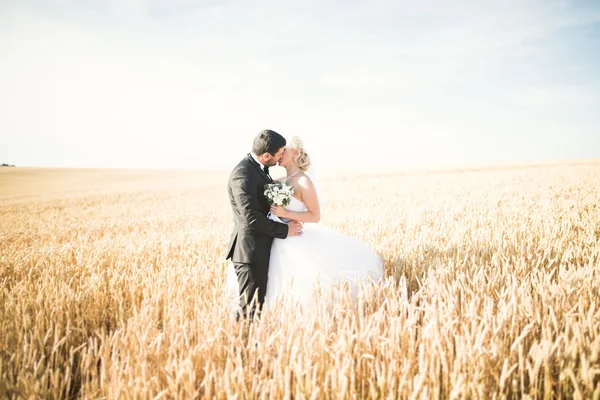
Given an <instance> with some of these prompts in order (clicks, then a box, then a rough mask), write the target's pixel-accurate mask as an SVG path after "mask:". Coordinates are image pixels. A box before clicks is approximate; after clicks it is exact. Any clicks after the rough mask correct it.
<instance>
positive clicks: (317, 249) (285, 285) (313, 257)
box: [227, 197, 383, 311]
mask: <svg viewBox="0 0 600 400" xmlns="http://www.w3.org/2000/svg"><path fill="white" fill-rule="evenodd" d="M286 209H287V210H290V211H296V212H303V211H306V206H305V205H304V203H303V202H302V201H300V200H298V199H296V198H295V197H292V200H291V201H290V204H289V205H288V206H286ZM273 218H277V217H273ZM382 277H383V259H382V258H381V257H380V256H379V255H378V254H377V253H376V252H375V251H373V250H372V249H371V248H370V247H368V246H367V245H366V243H364V242H362V241H361V240H358V239H356V238H353V237H350V236H345V235H343V234H341V233H339V232H337V231H335V230H333V229H331V228H328V227H325V226H323V225H321V224H314V223H305V224H304V228H303V233H302V235H301V236H291V237H288V238H286V239H274V240H273V245H272V247H271V258H270V263H269V276H268V281H267V292H266V297H265V309H268V308H272V307H274V306H275V305H276V304H277V302H278V301H286V302H288V303H289V302H291V304H293V305H296V306H298V305H300V307H301V308H302V309H303V310H305V311H310V310H313V309H314V307H315V298H314V293H315V290H319V291H325V293H326V291H327V290H329V289H331V288H332V287H333V286H334V285H336V284H338V283H340V282H347V283H348V284H349V285H350V290H351V295H352V296H353V297H354V296H356V294H357V292H358V284H359V282H366V281H378V280H380V279H381V278H382ZM227 294H228V297H229V301H230V306H231V307H232V309H233V308H234V307H237V305H238V304H239V300H238V299H239V292H238V282H237V277H236V274H235V270H234V269H233V265H232V264H230V266H229V270H228V275H227Z"/></svg>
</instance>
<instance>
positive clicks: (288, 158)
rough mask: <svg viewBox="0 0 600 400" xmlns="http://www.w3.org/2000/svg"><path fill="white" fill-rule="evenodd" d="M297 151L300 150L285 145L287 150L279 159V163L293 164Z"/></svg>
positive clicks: (283, 165) (281, 164)
mask: <svg viewBox="0 0 600 400" xmlns="http://www.w3.org/2000/svg"><path fill="white" fill-rule="evenodd" d="M297 151H298V150H296V149H293V148H291V147H288V146H285V151H284V152H283V155H282V156H281V158H280V159H279V165H280V166H282V167H287V166H288V165H291V164H292V163H293V162H294V157H295V155H296V153H295V152H297Z"/></svg>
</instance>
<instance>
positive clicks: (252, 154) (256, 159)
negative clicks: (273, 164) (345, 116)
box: [250, 152, 265, 171]
mask: <svg viewBox="0 0 600 400" xmlns="http://www.w3.org/2000/svg"><path fill="white" fill-rule="evenodd" d="M250 155H251V156H252V158H253V159H254V161H256V162H257V163H258V165H260V169H262V170H263V171H264V170H265V166H264V164H263V163H261V162H260V161H258V158H256V156H255V155H254V153H252V152H250Z"/></svg>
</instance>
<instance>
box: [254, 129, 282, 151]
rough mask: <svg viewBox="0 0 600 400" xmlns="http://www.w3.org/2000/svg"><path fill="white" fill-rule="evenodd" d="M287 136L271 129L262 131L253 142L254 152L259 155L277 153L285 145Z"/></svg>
mask: <svg viewBox="0 0 600 400" xmlns="http://www.w3.org/2000/svg"><path fill="white" fill-rule="evenodd" d="M285 143H286V142H285V138H284V137H283V136H281V135H280V134H279V133H277V132H275V131H272V130H270V129H265V130H264V131H261V132H260V133H259V134H258V135H257V136H256V137H255V138H254V143H253V144H252V152H253V153H254V154H256V155H257V156H260V155H263V154H265V153H269V154H271V155H272V156H274V155H275V154H277V152H278V151H279V149H281V148H282V147H284V146H285Z"/></svg>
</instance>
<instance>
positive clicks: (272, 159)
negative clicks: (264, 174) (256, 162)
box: [266, 147, 285, 167]
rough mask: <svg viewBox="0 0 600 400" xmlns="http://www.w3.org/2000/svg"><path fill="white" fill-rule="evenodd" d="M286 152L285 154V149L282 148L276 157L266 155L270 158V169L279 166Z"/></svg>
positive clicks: (268, 161)
mask: <svg viewBox="0 0 600 400" xmlns="http://www.w3.org/2000/svg"><path fill="white" fill-rule="evenodd" d="M284 152H285V147H282V148H280V149H279V151H278V152H277V153H275V155H274V156H272V155H271V154H269V153H266V156H267V157H268V159H267V160H266V164H267V165H268V166H269V167H272V166H273V165H275V164H277V163H278V162H279V160H280V159H281V157H282V156H283V153H284Z"/></svg>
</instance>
